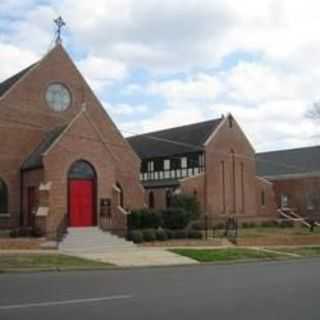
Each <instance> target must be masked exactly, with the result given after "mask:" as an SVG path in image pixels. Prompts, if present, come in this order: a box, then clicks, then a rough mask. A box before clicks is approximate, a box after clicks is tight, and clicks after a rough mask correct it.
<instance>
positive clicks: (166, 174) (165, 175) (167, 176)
mask: <svg viewBox="0 0 320 320" xmlns="http://www.w3.org/2000/svg"><path fill="white" fill-rule="evenodd" d="M164 177H165V179H170V171H165V172H164Z"/></svg>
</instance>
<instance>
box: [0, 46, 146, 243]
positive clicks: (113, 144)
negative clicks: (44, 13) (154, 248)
mask: <svg viewBox="0 0 320 320" xmlns="http://www.w3.org/2000/svg"><path fill="white" fill-rule="evenodd" d="M0 137H1V139H0V151H1V153H0V227H1V228H14V227H17V226H31V225H32V226H36V228H37V230H39V232H41V233H42V234H43V235H47V237H48V238H56V237H57V235H58V233H59V231H60V230H63V229H64V228H65V227H66V226H72V227H80V226H81V227H85V226H95V225H99V226H103V227H104V228H105V229H108V228H112V229H115V228H123V227H125V225H126V215H127V213H128V210H130V209H134V208H141V207H143V206H144V189H143V187H142V185H141V183H140V181H139V168H140V159H139V158H138V157H137V155H136V154H135V152H134V151H133V150H132V148H131V147H130V145H129V144H128V142H127V140H126V139H124V138H123V136H122V135H121V133H120V131H119V130H118V128H117V127H116V126H115V124H114V123H113V122H112V120H111V119H110V117H109V116H108V114H107V113H106V111H105V109H104V108H103V106H102V105H101V103H100V102H99V100H98V99H97V98H96V96H95V95H94V93H93V92H92V90H91V89H90V88H89V86H88V85H87V83H86V81H85V80H84V78H83V77H82V75H81V74H80V73H79V71H78V70H77V68H76V66H75V65H74V63H73V62H72V60H71V59H70V57H69V56H68V54H67V53H66V51H65V50H64V48H63V46H62V45H61V44H60V43H58V44H57V45H56V46H55V47H54V48H53V49H52V50H51V51H50V52H49V53H48V54H47V55H45V56H44V57H43V58H42V59H41V60H40V61H38V62H36V63H34V64H33V65H31V66H29V67H28V68H26V69H24V70H22V71H21V72H19V73H18V74H16V75H14V76H13V77H11V78H9V79H7V80H6V81H4V82H2V83H1V84H0Z"/></svg>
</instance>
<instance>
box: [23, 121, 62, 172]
mask: <svg viewBox="0 0 320 320" xmlns="http://www.w3.org/2000/svg"><path fill="white" fill-rule="evenodd" d="M65 128H66V126H62V127H56V128H54V129H52V130H50V131H48V132H47V133H46V135H45V136H44V138H43V140H42V141H41V143H40V144H39V145H38V146H37V147H36V148H35V149H34V150H33V152H32V153H31V154H30V155H29V156H28V158H27V159H26V160H25V161H24V163H23V164H22V167H21V168H22V170H31V169H36V168H41V167H42V166H43V163H42V155H43V153H45V152H46V151H47V150H48V149H49V147H50V146H51V145H52V144H53V143H54V142H55V141H56V140H57V138H58V137H59V136H60V135H61V134H62V132H63V131H64V129H65Z"/></svg>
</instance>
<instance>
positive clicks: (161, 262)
mask: <svg viewBox="0 0 320 320" xmlns="http://www.w3.org/2000/svg"><path fill="white" fill-rule="evenodd" d="M73 255H74V256H77V257H80V258H85V259H91V260H96V261H102V262H108V263H112V264H114V265H117V266H119V267H138V266H139V267H141V266H173V265H186V264H198V262H197V261H195V260H192V259H190V258H187V257H183V256H180V255H177V254H175V253H173V252H170V251H167V250H166V249H165V248H138V247H137V248H131V249H122V250H116V251H114V252H112V251H109V252H105V253H77V254H73Z"/></svg>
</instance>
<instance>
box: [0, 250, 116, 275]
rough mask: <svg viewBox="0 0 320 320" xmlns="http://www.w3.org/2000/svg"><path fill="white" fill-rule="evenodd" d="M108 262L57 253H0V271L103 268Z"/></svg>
mask: <svg viewBox="0 0 320 320" xmlns="http://www.w3.org/2000/svg"><path fill="white" fill-rule="evenodd" d="M108 266H110V264H107V263H104V262H99V261H92V260H87V259H82V258H77V257H71V256H66V255H58V254H47V255H46V254H38V255H36V254H20V255H0V271H2V272H4V271H10V270H25V271H28V270H35V269H36V270H39V269H40V270H53V269H60V270H67V269H91V268H93V269H94V268H104V267H108Z"/></svg>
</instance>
